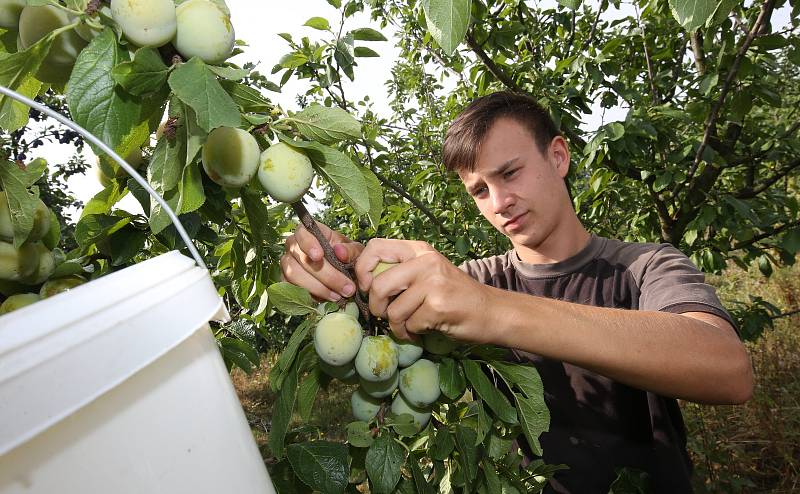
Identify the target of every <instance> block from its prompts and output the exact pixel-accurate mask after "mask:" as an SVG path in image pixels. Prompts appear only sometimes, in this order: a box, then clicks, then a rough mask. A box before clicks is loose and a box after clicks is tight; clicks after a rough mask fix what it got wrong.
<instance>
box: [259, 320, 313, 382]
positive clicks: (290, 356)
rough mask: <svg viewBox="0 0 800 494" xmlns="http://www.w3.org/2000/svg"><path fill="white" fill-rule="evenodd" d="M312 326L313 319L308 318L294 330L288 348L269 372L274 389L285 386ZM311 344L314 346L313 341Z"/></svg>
mask: <svg viewBox="0 0 800 494" xmlns="http://www.w3.org/2000/svg"><path fill="white" fill-rule="evenodd" d="M311 328H312V320H311V319H307V320H305V321H303V323H302V324H300V326H298V327H297V329H295V330H294V333H292V336H291V337H289V343H287V344H286V348H285V349H284V350H283V351H282V352H281V354H280V356H279V357H278V361H277V362H276V363H275V365H274V366H273V367H272V369H271V370H270V372H269V382H270V385H271V387H272V389H273V391H277V390H279V389H281V387H282V386H283V381H284V380H285V378H286V374H287V372H288V371H289V369H290V368H291V367H292V364H293V363H294V361H295V359H296V357H297V353H298V350H299V348H300V345H302V344H303V342H304V341H305V340H306V337H307V336H308V333H309V332H310V331H311ZM309 345H310V346H312V347H313V343H309ZM307 346H308V345H307Z"/></svg>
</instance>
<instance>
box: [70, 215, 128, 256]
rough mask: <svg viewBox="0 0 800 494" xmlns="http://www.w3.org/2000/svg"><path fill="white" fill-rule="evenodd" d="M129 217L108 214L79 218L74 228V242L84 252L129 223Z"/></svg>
mask: <svg viewBox="0 0 800 494" xmlns="http://www.w3.org/2000/svg"><path fill="white" fill-rule="evenodd" d="M132 219H133V218H132V217H131V216H125V217H120V216H112V215H108V214H92V215H89V216H85V217H83V218H81V220H80V221H79V222H78V224H77V225H76V226H75V241H76V242H77V243H78V245H79V246H80V247H81V248H82V249H83V250H86V249H87V248H88V247H90V246H91V245H92V244H94V243H97V242H99V241H101V240H104V239H105V238H107V237H108V236H109V235H112V234H114V232H116V231H117V230H119V229H121V228H123V227H124V226H125V225H127V224H128V223H130V222H131V220H132Z"/></svg>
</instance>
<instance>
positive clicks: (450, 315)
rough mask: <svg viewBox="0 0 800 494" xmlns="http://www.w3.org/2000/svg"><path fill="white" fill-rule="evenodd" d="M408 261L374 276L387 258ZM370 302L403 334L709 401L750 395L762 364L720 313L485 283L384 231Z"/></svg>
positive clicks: (366, 261) (366, 256) (372, 252)
mask: <svg viewBox="0 0 800 494" xmlns="http://www.w3.org/2000/svg"><path fill="white" fill-rule="evenodd" d="M381 260H383V261H390V262H398V261H399V262H401V264H400V265H399V266H397V267H395V268H394V269H390V270H388V271H386V272H384V273H382V274H381V275H379V276H377V277H375V278H373V277H372V276H371V274H370V271H371V270H372V269H373V268H374V267H375V265H377V263H378V262H379V261H381ZM356 274H357V275H358V281H359V286H360V287H361V288H362V289H368V290H369V304H370V310H371V311H372V313H373V314H376V315H378V316H380V317H383V318H384V319H387V320H388V321H389V325H390V327H391V328H392V330H393V331H394V332H395V333H396V334H397V335H398V336H400V337H401V338H402V337H408V334H409V333H423V332H426V331H429V330H437V331H441V332H443V333H446V334H448V335H450V336H452V337H454V338H456V339H460V340H464V341H471V342H476V343H491V344H496V345H500V346H505V347H509V348H517V349H520V350H524V351H528V352H531V353H535V354H537V355H541V356H543V357H547V358H551V359H555V360H560V361H564V362H569V363H572V364H575V365H578V366H581V367H584V368H587V369H590V370H592V371H595V372H597V373H599V374H602V375H605V376H608V377H610V378H612V379H614V380H616V381H619V382H621V383H624V384H628V385H630V386H634V387H637V388H640V389H645V390H648V391H652V392H654V393H658V394H661V395H664V396H671V397H675V398H682V399H686V400H691V401H696V402H701V403H720V404H721V403H741V402H744V401H746V400H747V399H749V398H750V396H751V394H752V389H753V375H752V366H751V364H750V360H749V357H748V355H747V353H746V351H745V349H744V346H743V345H742V343H741V342H740V341H739V339H738V337H737V336H736V334H735V332H734V330H733V328H732V327H731V326H730V324H729V323H728V322H727V321H725V320H723V319H721V318H719V317H717V316H714V315H711V314H706V313H700V312H692V313H686V314H670V313H666V312H658V311H634V310H622V309H609V308H602V307H592V306H585V305H580V304H573V303H568V302H562V301H558V300H553V299H548V298H542V297H535V296H532V295H527V294H522V293H515V292H509V291H505V290H500V289H497V288H493V287H490V286H487V285H482V284H480V283H478V282H477V281H475V280H474V279H472V278H470V277H469V276H468V275H467V274H465V273H464V272H462V271H461V270H459V269H458V268H457V267H455V266H454V265H453V264H452V263H450V262H449V261H448V260H447V259H446V258H444V256H442V255H441V254H439V253H438V252H436V251H435V250H433V248H431V247H430V246H429V245H427V244H425V243H423V242H409V241H397V240H384V239H376V240H373V241H371V242H370V243H369V244H368V245H367V248H366V249H365V250H364V251H363V252H362V254H361V256H360V257H359V259H358V262H357V264H356Z"/></svg>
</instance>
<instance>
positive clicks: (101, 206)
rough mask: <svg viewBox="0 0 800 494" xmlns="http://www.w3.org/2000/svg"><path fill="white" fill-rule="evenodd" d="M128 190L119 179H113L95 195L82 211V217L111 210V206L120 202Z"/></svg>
mask: <svg viewBox="0 0 800 494" xmlns="http://www.w3.org/2000/svg"><path fill="white" fill-rule="evenodd" d="M127 194H128V191H127V190H126V189H125V188H124V187H123V186H122V185H121V183H120V182H119V181H118V180H112V181H111V183H110V184H109V185H108V187H106V188H105V189H103V190H101V191H100V192H98V193H97V194H95V195H94V197H92V198H91V199H89V202H87V203H86V206H84V207H83V211H81V218H83V217H84V216H88V215H90V214H105V213H108V212H109V211H111V207H112V206H113V205H114V204H116V203H118V202H119V201H120V200H121V199H122V198H123V197H125V196H126V195H127Z"/></svg>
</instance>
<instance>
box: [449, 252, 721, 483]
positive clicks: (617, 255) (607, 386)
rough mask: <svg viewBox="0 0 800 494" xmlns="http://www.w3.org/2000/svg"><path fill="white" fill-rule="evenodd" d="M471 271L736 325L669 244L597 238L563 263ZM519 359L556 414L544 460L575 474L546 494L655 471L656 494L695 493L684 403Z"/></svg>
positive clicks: (489, 262)
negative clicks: (624, 473) (628, 471)
mask: <svg viewBox="0 0 800 494" xmlns="http://www.w3.org/2000/svg"><path fill="white" fill-rule="evenodd" d="M461 268H462V269H463V270H465V271H466V272H467V273H469V274H470V275H471V276H472V277H473V278H475V279H477V280H478V281H480V282H481V283H483V284H486V285H491V286H494V287H497V288H501V289H505V290H511V291H515V292H522V293H528V294H531V295H536V296H540V297H548V298H554V299H558V300H563V301H566V302H573V303H578V304H583V305H591V306H596V307H610V308H616V309H631V310H649V311H664V312H672V313H676V314H677V313H682V312H707V313H711V314H715V315H717V316H720V317H722V318H724V319H726V320H728V321H730V322H731V324H733V321H732V319H731V317H730V315H729V314H728V312H727V311H726V310H725V309H724V308H723V307H722V304H721V303H720V301H719V299H718V298H717V296H716V294H715V291H714V289H713V288H712V287H711V286H709V285H708V284H706V283H705V277H704V275H703V273H702V272H700V271H699V270H698V269H697V268H696V267H695V266H694V265H693V264H692V262H691V261H690V260H689V259H688V258H687V257H686V256H685V255H684V254H683V253H681V252H680V251H678V250H677V249H676V248H674V247H673V246H672V245H669V244H646V243H628V242H621V241H618V240H611V239H607V238H603V237H598V236H592V238H591V240H590V242H589V244H588V245H587V246H586V247H585V248H584V249H583V250H582V251H581V252H579V253H578V254H576V255H575V256H573V257H571V258H569V259H566V260H564V261H562V262H558V263H555V264H526V263H524V262H522V261H521V260H520V259H519V257H518V256H517V254H516V251H514V250H511V251H509V252H507V253H505V254H503V255H499V256H494V257H489V258H485V259H477V260H473V261H469V262H467V263H465V264H464V265H462V266H461ZM553 331H558V328H557V327H554V328H553ZM512 353H513V356H514V358H515V359H517V360H518V361H521V362H532V363H533V364H534V365H535V366H536V368H537V369H538V371H539V374H540V375H541V377H542V382H543V383H544V394H545V401H546V403H547V406H548V408H549V409H550V430H549V432H546V433H544V434H542V436H541V439H540V440H541V443H542V448H543V450H544V460H545V461H546V462H547V463H550V464H559V463H563V464H566V465H567V466H569V467H570V470H565V471H562V472H558V473H557V474H556V476H555V478H554V479H553V481H551V484H550V486H548V489H546V492H548V491H549V492H569V493H580V494H582V493H595V492H597V493H603V494H605V493H607V492H608V488H609V486H610V485H611V483H612V482H613V481H614V479H615V478H616V470H617V469H620V468H623V467H628V468H634V469H638V470H643V471H645V472H648V473H649V474H650V479H651V480H650V481H651V484H652V487H653V488H654V489H655V492H664V493H676V492H690V491H691V485H690V482H689V477H690V475H691V471H692V465H691V462H690V460H689V457H688V454H687V453H686V430H685V428H684V424H683V418H682V416H681V412H680V409H679V407H678V404H677V401H676V400H675V399H672V398H665V397H663V396H660V395H657V394H654V393H649V392H645V391H642V390H640V389H636V388H633V387H630V386H627V385H624V384H621V383H618V382H616V381H613V380H612V379H609V378H607V377H605V376H602V375H600V374H597V373H594V372H591V371H589V370H586V369H583V368H581V367H578V366H575V365H572V364H568V363H564V362H561V361H557V360H552V359H546V358H543V357H540V356H538V355H535V354H532V353H528V352H522V351H519V350H513V351H512ZM519 445H520V447H521V448H522V451H523V453H524V454H525V456H526V459H528V460H530V459H533V458H534V456H533V454H532V453H531V451H530V449H529V447H528V445H527V443H526V442H525V440H524V438H520V439H519Z"/></svg>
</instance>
